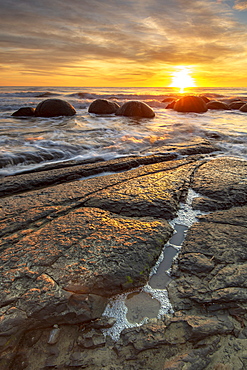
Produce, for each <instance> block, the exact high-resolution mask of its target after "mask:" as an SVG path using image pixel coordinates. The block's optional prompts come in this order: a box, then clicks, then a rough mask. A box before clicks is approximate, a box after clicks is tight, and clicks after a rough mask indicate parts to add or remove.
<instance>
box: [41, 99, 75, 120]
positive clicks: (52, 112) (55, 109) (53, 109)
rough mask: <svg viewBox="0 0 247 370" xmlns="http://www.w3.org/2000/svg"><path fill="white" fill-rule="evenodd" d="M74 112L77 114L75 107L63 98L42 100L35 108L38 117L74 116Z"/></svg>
mask: <svg viewBox="0 0 247 370" xmlns="http://www.w3.org/2000/svg"><path fill="white" fill-rule="evenodd" d="M74 114H76V110H75V108H74V107H73V106H72V105H71V104H70V103H68V102H67V101H65V100H61V99H46V100H44V101H42V102H40V103H39V104H38V105H37V107H36V109H35V116H36V117H58V116H73V115H74Z"/></svg>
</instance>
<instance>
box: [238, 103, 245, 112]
mask: <svg viewBox="0 0 247 370" xmlns="http://www.w3.org/2000/svg"><path fill="white" fill-rule="evenodd" d="M239 110H240V112H247V104H244V105H242V106H241V108H240V109H239Z"/></svg>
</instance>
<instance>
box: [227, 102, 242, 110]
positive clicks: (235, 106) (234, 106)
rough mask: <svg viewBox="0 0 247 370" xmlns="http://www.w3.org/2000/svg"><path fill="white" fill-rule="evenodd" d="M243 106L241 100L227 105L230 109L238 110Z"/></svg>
mask: <svg viewBox="0 0 247 370" xmlns="http://www.w3.org/2000/svg"><path fill="white" fill-rule="evenodd" d="M243 105H245V102H243V101H242V100H239V101H234V102H232V103H231V104H229V108H230V109H240V108H241V107H242V106H243Z"/></svg>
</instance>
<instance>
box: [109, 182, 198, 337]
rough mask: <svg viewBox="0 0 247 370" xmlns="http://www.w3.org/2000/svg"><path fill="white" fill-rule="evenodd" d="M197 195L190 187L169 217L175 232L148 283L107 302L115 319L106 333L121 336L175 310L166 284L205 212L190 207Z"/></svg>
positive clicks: (110, 313) (110, 315)
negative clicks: (126, 331) (194, 224)
mask: <svg viewBox="0 0 247 370" xmlns="http://www.w3.org/2000/svg"><path fill="white" fill-rule="evenodd" d="M197 196H199V195H198V194H197V193H195V192H194V191H193V190H192V189H190V190H189V192H188V196H187V201H186V203H182V204H181V206H180V209H179V211H178V213H177V217H176V218H174V219H173V220H172V221H170V224H171V226H172V227H173V228H174V234H173V235H172V237H171V238H170V239H169V241H168V242H167V243H166V244H165V246H164V249H163V251H162V253H161V255H160V257H159V259H158V261H157V262H156V265H155V266H154V267H153V269H152V271H151V273H150V278H149V281H148V283H147V284H146V285H145V286H144V287H143V288H142V289H139V290H137V291H134V292H128V293H124V294H121V295H118V296H115V297H113V298H112V299H111V300H110V302H109V303H108V305H107V307H106V309H105V311H104V313H103V316H107V317H114V318H115V319H116V323H115V324H114V326H112V327H111V328H109V329H104V330H103V333H104V334H105V335H110V336H111V337H112V339H114V340H118V339H119V337H120V334H121V332H122V330H123V329H125V328H131V327H136V326H141V325H143V324H144V323H146V322H148V320H149V319H153V318H158V319H159V318H161V317H162V316H163V315H165V314H169V313H172V312H173V310H172V306H171V303H170V301H169V298H168V292H167V289H166V287H167V285H168V284H169V282H170V280H171V277H170V268H171V265H172V262H173V260H174V258H176V256H177V255H178V253H179V250H180V248H181V245H182V243H183V241H184V238H185V236H186V232H187V230H188V229H189V228H190V227H191V225H192V224H193V223H194V222H196V221H197V216H198V215H201V214H203V213H202V212H200V211H195V210H193V209H192V207H191V204H192V201H193V199H194V198H195V197H197Z"/></svg>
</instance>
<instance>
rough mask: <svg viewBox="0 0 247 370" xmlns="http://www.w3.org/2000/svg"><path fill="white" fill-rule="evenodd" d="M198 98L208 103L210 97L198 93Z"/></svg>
mask: <svg viewBox="0 0 247 370" xmlns="http://www.w3.org/2000/svg"><path fill="white" fill-rule="evenodd" d="M200 98H202V99H203V100H204V101H205V103H209V102H210V99H209V98H208V97H207V96H205V95H200Z"/></svg>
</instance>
